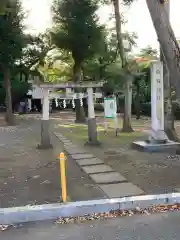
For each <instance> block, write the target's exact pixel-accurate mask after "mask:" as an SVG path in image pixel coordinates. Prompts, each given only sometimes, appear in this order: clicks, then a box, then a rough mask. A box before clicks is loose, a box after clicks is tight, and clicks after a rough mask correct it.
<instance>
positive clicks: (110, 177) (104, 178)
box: [89, 172, 127, 186]
mask: <svg viewBox="0 0 180 240" xmlns="http://www.w3.org/2000/svg"><path fill="white" fill-rule="evenodd" d="M89 176H90V177H91V178H92V179H93V180H94V181H95V183H113V182H122V181H127V180H126V178H125V177H123V176H122V175H121V174H120V173H117V172H109V173H97V174H90V175H89ZM110 186H111V185H110Z"/></svg>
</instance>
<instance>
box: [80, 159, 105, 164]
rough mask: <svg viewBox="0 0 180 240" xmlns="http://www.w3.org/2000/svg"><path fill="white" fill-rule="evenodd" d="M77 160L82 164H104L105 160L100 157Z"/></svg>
mask: <svg viewBox="0 0 180 240" xmlns="http://www.w3.org/2000/svg"><path fill="white" fill-rule="evenodd" d="M76 162H77V163H78V164H79V165H80V166H86V165H97V164H103V161H102V160H100V159H98V158H89V159H84V160H76Z"/></svg>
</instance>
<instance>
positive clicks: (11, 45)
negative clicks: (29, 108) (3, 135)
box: [0, 0, 24, 125]
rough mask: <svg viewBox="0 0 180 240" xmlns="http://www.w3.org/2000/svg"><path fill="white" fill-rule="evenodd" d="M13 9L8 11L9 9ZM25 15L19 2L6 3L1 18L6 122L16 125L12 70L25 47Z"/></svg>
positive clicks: (0, 29) (0, 34)
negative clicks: (23, 21) (12, 94)
mask: <svg viewBox="0 0 180 240" xmlns="http://www.w3.org/2000/svg"><path fill="white" fill-rule="evenodd" d="M9 8H10V9H11V11H8V10H7V9H9ZM22 20H23V14H22V10H21V4H20V2H19V1H18V0H14V1H8V0H7V1H6V8H5V13H4V14H3V15H1V16H0V68H1V71H2V72H3V75H4V86H5V89H6V120H7V123H8V124H10V125H13V124H14V117H13V113H12V98H11V82H10V78H11V77H10V76H11V69H12V67H13V65H14V64H15V62H16V60H18V59H20V57H21V54H22V48H23V46H24V34H23V25H22Z"/></svg>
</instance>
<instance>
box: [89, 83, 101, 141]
mask: <svg viewBox="0 0 180 240" xmlns="http://www.w3.org/2000/svg"><path fill="white" fill-rule="evenodd" d="M87 93H88V142H87V144H90V145H95V146H96V145H99V144H100V142H99V141H98V140H97V125H96V118H95V112H94V101H93V88H92V87H89V88H87Z"/></svg>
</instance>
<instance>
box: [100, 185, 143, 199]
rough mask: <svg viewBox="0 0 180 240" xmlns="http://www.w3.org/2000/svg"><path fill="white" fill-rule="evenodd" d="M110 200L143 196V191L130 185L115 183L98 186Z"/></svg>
mask: <svg viewBox="0 0 180 240" xmlns="http://www.w3.org/2000/svg"><path fill="white" fill-rule="evenodd" d="M100 187H101V189H102V190H103V191H104V192H105V193H106V194H107V195H108V197H110V198H118V197H126V196H133V195H140V194H143V193H144V192H143V190H141V189H140V188H139V187H137V186H135V185H134V184H132V183H115V184H105V185H101V186H100Z"/></svg>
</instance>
